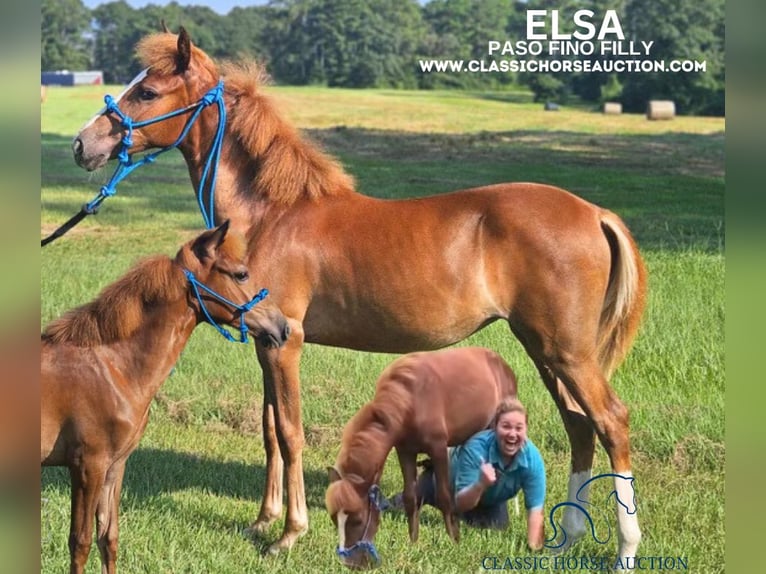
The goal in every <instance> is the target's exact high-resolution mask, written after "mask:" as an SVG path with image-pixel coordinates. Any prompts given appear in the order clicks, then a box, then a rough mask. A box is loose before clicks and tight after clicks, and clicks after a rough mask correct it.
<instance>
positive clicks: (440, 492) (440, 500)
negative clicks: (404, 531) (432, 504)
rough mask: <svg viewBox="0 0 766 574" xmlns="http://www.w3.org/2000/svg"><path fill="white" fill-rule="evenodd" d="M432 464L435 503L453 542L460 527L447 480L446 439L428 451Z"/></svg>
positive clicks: (457, 537) (447, 455)
mask: <svg viewBox="0 0 766 574" xmlns="http://www.w3.org/2000/svg"><path fill="white" fill-rule="evenodd" d="M428 454H429V455H430V456H431V460H432V461H433V464H434V478H435V479H436V505H437V506H438V507H439V510H441V511H442V516H443V517H444V526H445V527H446V528H447V533H448V534H449V535H450V538H452V540H454V541H455V542H459V541H460V529H459V528H458V524H457V518H456V517H455V505H454V503H453V501H452V493H451V488H450V480H449V454H448V451H447V441H446V440H445V441H444V442H443V443H441V444H439V445H438V446H435V447H434V448H432V449H431V452H429V453H428Z"/></svg>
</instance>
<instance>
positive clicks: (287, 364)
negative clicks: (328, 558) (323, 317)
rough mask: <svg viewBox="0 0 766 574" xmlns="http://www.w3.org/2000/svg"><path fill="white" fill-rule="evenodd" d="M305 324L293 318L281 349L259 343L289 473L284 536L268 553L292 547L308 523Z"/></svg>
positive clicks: (278, 437) (259, 352)
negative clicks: (303, 363)
mask: <svg viewBox="0 0 766 574" xmlns="http://www.w3.org/2000/svg"><path fill="white" fill-rule="evenodd" d="M302 348H303V326H302V325H301V324H300V323H298V322H297V321H290V337H289V338H288V340H287V343H285V345H284V346H283V347H282V348H281V349H265V348H263V347H262V346H261V345H258V347H257V349H258V360H259V361H260V363H261V366H262V367H263V378H264V383H266V385H267V386H269V385H271V388H270V390H269V392H270V393H272V398H273V404H272V405H270V406H271V407H272V413H273V417H274V422H275V427H276V437H277V441H278V445H279V450H280V452H281V454H282V459H283V461H284V465H285V471H286V476H287V481H286V482H287V516H286V517H285V527H284V530H283V532H282V536H281V538H280V539H279V540H277V541H276V542H275V543H274V544H272V545H271V546H270V547H269V553H270V554H275V553H277V552H279V551H280V550H284V549H286V548H291V547H292V545H293V544H294V543H295V541H296V540H297V539H298V538H299V537H300V536H302V535H303V534H305V533H306V531H307V530H308V526H309V519H308V511H307V509H306V492H305V488H304V485H303V458H302V457H303V443H304V436H303V423H302V421H301V396H300V378H299V374H300V369H299V363H300V357H301V350H302Z"/></svg>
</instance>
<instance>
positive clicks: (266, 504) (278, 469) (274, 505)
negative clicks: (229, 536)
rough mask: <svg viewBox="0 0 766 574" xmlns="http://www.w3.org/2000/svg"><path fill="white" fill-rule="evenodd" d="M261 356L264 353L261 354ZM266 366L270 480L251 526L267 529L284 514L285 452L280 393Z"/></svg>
mask: <svg viewBox="0 0 766 574" xmlns="http://www.w3.org/2000/svg"><path fill="white" fill-rule="evenodd" d="M259 360H260V354H259ZM261 367H262V369H263V414H262V424H263V445H264V448H265V449H266V484H265V485H264V488H263V501H262V502H261V510H260V511H259V512H258V518H256V520H255V522H253V523H252V524H251V525H250V527H249V528H248V530H252V531H254V532H258V533H265V532H266V531H268V529H269V526H271V524H272V523H273V522H274V521H275V520H276V519H278V518H279V517H280V516H281V515H282V469H283V465H282V454H281V453H280V451H279V442H278V441H277V427H276V420H275V414H274V413H275V412H276V408H277V407H276V395H275V391H274V377H273V375H272V371H271V369H270V368H268V367H266V366H264V364H263V362H261Z"/></svg>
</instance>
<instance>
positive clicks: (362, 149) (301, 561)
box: [41, 87, 725, 573]
mask: <svg viewBox="0 0 766 574" xmlns="http://www.w3.org/2000/svg"><path fill="white" fill-rule="evenodd" d="M119 89H120V88H118V87H113V88H111V89H109V88H107V89H106V90H105V89H104V88H92V87H88V88H51V89H50V90H49V92H48V99H47V101H46V102H45V104H43V106H42V109H41V114H42V119H41V138H42V174H41V178H42V189H41V232H42V234H47V233H48V232H50V231H52V230H53V229H55V227H57V226H58V225H60V224H61V223H62V222H63V221H64V220H66V219H67V218H68V217H69V216H70V215H72V214H73V213H75V212H76V211H77V210H78V209H79V206H80V205H81V204H82V203H84V202H85V201H88V200H89V199H91V198H92V197H93V196H94V195H95V194H96V193H97V191H98V188H99V187H100V185H102V184H103V183H104V182H105V181H106V179H107V178H108V176H109V175H110V174H111V169H112V168H111V166H110V167H109V170H103V171H102V172H99V173H97V174H91V175H89V174H87V173H85V172H84V171H82V170H80V169H79V168H77V167H76V166H75V165H74V162H73V161H72V157H71V152H70V148H69V146H70V142H71V138H72V136H73V134H74V133H76V131H77V130H78V129H79V127H80V126H81V125H82V124H83V123H84V122H85V121H86V120H87V119H88V118H90V116H91V115H92V114H93V113H95V112H96V111H97V110H98V109H100V107H101V105H102V97H103V94H104V93H106V92H107V91H108V92H109V93H113V94H114V93H117V92H118V91H119ZM271 91H272V92H273V93H274V95H275V97H277V98H278V99H279V100H281V101H282V102H283V105H284V109H285V112H286V113H287V114H288V115H289V116H290V117H291V118H293V119H294V121H295V123H296V124H297V125H299V126H300V127H301V128H303V129H305V130H306V131H307V132H308V134H309V135H310V136H311V137H312V138H314V139H315V140H317V141H319V142H321V143H322V144H323V145H324V147H325V148H326V149H327V150H329V151H330V152H332V153H333V154H335V155H337V156H338V157H339V158H341V160H342V161H343V163H344V165H345V166H346V167H347V169H348V171H349V172H350V173H352V174H353V175H354V176H355V177H356V179H357V183H358V188H359V190H360V191H362V192H363V193H366V194H370V195H375V196H379V197H409V196H420V195H426V194H433V193H439V192H443V191H448V190H452V189H457V188H461V187H467V186H473V185H480V184H486V183H493V182H500V181H540V182H545V183H552V184H555V185H560V186H562V187H565V188H567V189H569V190H571V191H573V192H575V193H577V194H578V195H581V196H582V197H584V198H586V199H588V200H591V201H593V202H595V203H598V204H600V205H602V206H604V207H607V208H609V209H612V210H614V211H616V212H617V213H618V214H620V215H621V216H622V217H623V218H624V219H625V220H626V222H627V223H628V225H629V227H630V228H631V229H632V231H633V232H634V234H635V236H636V238H637V240H638V242H639V245H640V247H641V250H642V253H643V255H644V257H645V260H646V262H647V266H648V269H649V272H650V300H649V306H648V309H647V313H646V316H645V319H644V324H643V327H642V330H641V332H640V335H639V337H638V339H637V341H636V344H635V346H634V349H633V351H632V352H631V354H630V355H629V357H628V359H627V361H626V362H625V363H624V364H623V366H622V367H621V368H620V369H619V370H618V372H617V373H616V375H615V377H614V378H613V385H614V387H615V389H616V390H617V392H618V394H619V395H620V397H621V398H622V399H623V400H624V401H625V402H626V404H627V405H628V406H629V408H630V411H631V439H632V447H633V461H634V463H633V464H634V473H635V475H636V491H637V496H638V507H639V517H640V523H641V528H642V530H643V533H644V538H643V542H642V545H641V548H640V551H641V553H642V554H643V555H645V556H661V557H683V558H684V559H685V560H686V561H687V562H688V565H689V571H691V572H702V573H713V572H723V571H724V569H725V566H724V557H723V556H724V551H723V549H724V510H723V509H724V456H725V444H724V415H723V412H724V409H723V407H724V366H723V365H724V362H723V358H724V354H723V348H724V347H723V344H724V337H723V329H724V305H723V301H724V289H723V286H724V228H723V218H724V210H723V201H724V152H723V149H724V132H725V123H724V120H723V119H719V118H684V117H680V118H676V119H674V120H672V121H669V122H649V121H647V120H646V119H645V118H644V117H643V116H638V115H622V116H603V115H601V114H598V113H595V112H592V111H589V110H584V109H570V108H563V109H561V110H560V111H558V112H544V111H543V110H542V107H541V106H540V105H539V104H533V103H531V101H530V99H529V96H528V95H527V94H524V93H511V94H505V95H499V94H486V93H464V92H398V91H364V92H357V91H346V90H329V89H318V88H272V89H271ZM201 228H202V220H201V217H200V215H199V213H198V211H197V207H196V202H195V199H194V194H193V191H192V188H191V185H190V183H189V179H188V175H187V172H186V169H185V166H184V164H183V162H182V160H181V158H180V154H177V153H175V152H173V153H170V154H166V155H165V156H163V157H162V159H160V160H159V161H158V163H157V164H156V165H153V166H151V167H148V168H145V169H143V170H139V171H138V172H136V173H135V174H134V175H132V176H131V178H129V179H128V180H127V181H126V182H124V183H123V184H121V185H120V190H119V194H118V195H117V196H116V197H114V198H112V199H110V200H108V201H107V202H106V203H105V204H104V206H103V208H102V210H101V213H100V214H99V215H98V216H96V217H91V218H89V219H88V220H86V221H85V222H83V223H82V224H81V225H80V226H79V227H78V228H76V229H75V230H74V231H73V232H71V233H70V234H69V235H67V236H66V237H65V238H63V239H60V240H59V241H57V242H55V243H53V244H52V245H50V246H48V247H46V248H45V249H44V250H43V251H42V256H41V265H42V269H41V293H42V311H41V326H42V325H44V324H45V323H47V322H48V321H49V320H51V319H53V318H55V317H57V316H58V315H59V314H61V313H62V312H63V311H65V310H67V309H69V308H71V307H73V306H75V305H78V304H81V303H83V302H85V301H87V300H90V299H92V298H93V297H94V296H95V295H96V294H97V292H98V291H99V290H100V288H101V287H103V286H104V285H106V284H107V283H109V282H111V281H113V280H114V279H115V278H117V277H118V276H120V275H121V274H122V273H123V272H124V271H125V270H126V269H127V268H128V267H129V266H130V265H131V264H132V263H133V262H135V261H136V259H138V258H140V257H143V256H145V255H147V254H151V253H168V254H172V253H175V251H176V249H177V248H178V246H179V245H180V244H181V243H182V242H183V241H185V240H186V239H188V238H190V237H192V236H193V235H195V234H196V233H198V232H199V231H200V230H201ZM464 344H475V345H483V346H488V347H490V348H493V349H495V350H497V351H498V352H500V353H501V354H502V355H503V356H504V357H505V358H506V360H508V362H509V363H510V364H511V365H512V366H513V367H514V369H515V370H516V372H517V374H518V376H519V383H520V396H521V399H522V400H523V401H524V402H525V403H526V404H527V406H528V408H529V410H530V431H529V434H530V437H531V438H532V439H533V440H534V441H535V443H536V444H537V445H538V447H540V449H541V452H542V454H543V456H544V458H545V462H546V466H547V468H548V484H549V486H548V495H547V502H546V508H550V507H551V506H553V505H554V504H555V503H557V502H559V501H562V500H565V496H566V482H567V477H568V465H569V447H568V442H567V439H566V435H565V433H564V430H563V427H562V425H561V422H560V419H559V415H558V413H557V411H556V409H555V407H554V405H553V402H552V401H551V400H550V397H549V396H548V394H547V392H546V391H545V389H544V387H543V385H542V384H541V382H540V381H539V378H538V376H537V375H536V372H535V371H534V368H533V366H532V364H531V362H530V361H529V360H528V359H527V358H526V356H525V355H524V353H523V351H522V350H521V347H520V345H519V344H518V343H517V342H516V341H515V340H513V339H512V338H511V336H510V334H509V332H508V329H507V327H504V326H503V325H500V324H495V325H493V326H491V327H489V328H487V329H485V330H484V331H482V332H480V333H478V334H476V335H475V336H474V337H472V338H471V339H470V340H468V341H465V343H464ZM393 358H394V357H393V356H392V355H385V354H374V353H361V352H354V351H347V350H341V349H332V348H326V347H320V346H315V345H307V347H306V349H305V352H304V357H303V361H302V364H301V378H302V400H303V409H304V411H303V415H304V426H305V433H306V439H307V446H306V449H305V451H304V468H305V480H306V488H307V497H308V505H309V513H310V520H311V528H310V531H309V533H308V534H307V535H306V536H305V537H304V538H303V539H302V540H301V541H300V542H299V543H298V544H297V545H296V547H295V548H294V549H293V551H291V552H290V553H286V554H284V555H281V556H278V557H276V558H269V557H263V556H262V553H261V551H262V550H263V549H265V548H266V546H267V545H268V544H269V543H270V542H272V541H273V540H274V539H276V537H277V536H278V535H279V532H280V531H281V527H282V523H281V522H280V523H277V524H275V525H274V526H273V528H272V530H271V531H270V533H269V534H268V536H266V537H265V538H263V539H261V538H255V539H253V538H250V537H248V536H246V535H245V534H244V529H245V528H246V527H247V525H248V524H249V523H250V522H251V521H252V520H253V519H254V518H255V516H256V514H257V511H258V507H259V503H260V496H261V489H262V486H263V481H264V463H265V457H264V453H263V448H262V441H261V436H260V433H261V431H260V411H261V402H262V385H261V375H260V372H259V369H258V367H257V362H256V360H255V357H254V352H253V349H252V347H249V346H244V345H230V344H228V343H226V342H225V341H223V340H222V339H221V338H220V337H219V336H218V334H216V333H215V332H214V331H213V330H212V329H210V328H209V327H207V326H202V327H200V328H199V329H198V330H197V331H196V332H195V334H194V336H193V337H192V339H191V341H190V344H189V345H188V347H187V349H186V351H185V353H184V354H183V356H182V358H181V360H180V361H179V363H178V365H177V368H176V369H175V371H174V373H173V374H172V376H171V377H170V378H169V380H168V381H167V382H166V383H165V385H164V387H163V388H162V390H161V393H160V395H159V396H158V397H157V400H156V401H155V402H154V403H153V405H152V410H151V419H150V423H149V425H148V428H147V431H146V434H145V436H144V439H143V441H142V443H141V446H140V448H139V449H138V450H137V451H136V452H135V453H134V454H133V456H132V457H131V458H130V460H129V462H128V469H127V473H126V478H125V486H124V490H123V499H122V504H121V513H122V514H121V520H120V525H121V535H120V558H119V561H118V566H119V568H120V569H121V571H122V572H130V573H134V572H136V573H144V572H146V573H181V572H183V573H203V572H204V573H207V572H215V573H241V572H248V573H256V572H284V571H295V572H307V571H311V572H341V571H344V569H343V568H342V567H341V566H340V565H339V563H338V562H337V560H336V558H335V555H334V552H333V550H334V547H335V545H336V543H337V539H336V532H335V530H334V528H333V526H332V523H331V522H330V520H329V518H328V516H327V514H326V512H325V510H324V504H323V501H324V491H325V488H326V475H325V471H324V468H325V467H326V466H327V465H328V464H332V462H333V461H334V459H335V456H336V454H337V451H338V447H339V437H340V432H341V429H342V427H343V425H344V424H345V422H346V421H347V420H348V419H349V418H350V417H351V416H352V415H353V414H354V413H355V412H356V410H357V409H358V408H359V407H360V406H361V405H362V404H363V403H364V402H366V401H367V400H369V398H370V397H371V396H372V390H373V385H374V381H375V379H376V378H377V376H378V374H379V373H380V371H381V370H382V369H383V368H384V367H385V366H386V365H387V364H388V363H389V362H390V361H391V360H393ZM607 470H608V463H607V460H606V456H605V454H604V452H603V450H602V449H600V448H599V449H598V450H597V459H596V468H595V469H594V471H595V472H605V471H607ZM400 480H401V479H400V474H399V470H398V467H397V465H396V461H395V457H391V458H390V460H389V461H388V463H387V466H386V470H385V472H384V475H383V478H382V489H383V491H384V492H385V493H389V494H390V493H393V492H395V491H398V490H400V486H401V485H400ZM608 494H609V492H608V491H607V490H606V489H604V490H603V492H602V491H601V490H598V489H597V490H596V491H595V492H594V493H593V500H594V502H595V501H599V500H602V501H603V500H604V499H605V498H606V496H607V495H608ZM41 498H42V502H41V508H42V512H41V561H42V572H45V573H48V572H51V573H52V572H62V571H64V570H66V568H67V564H68V550H67V536H68V528H69V526H68V525H69V481H68V475H67V473H66V471H65V470H64V469H45V470H44V471H43V473H42V490H41ZM605 508H606V509H607V516H608V517H610V521H611V520H612V517H613V510H612V509H611V508H612V507H611V503H610V504H609V505H608V506H605ZM524 530H525V528H524V524H523V520H521V518H519V519H514V520H513V526H512V528H511V529H510V530H509V531H507V532H503V533H496V532H482V531H472V530H468V529H466V528H463V530H462V536H463V537H462V540H461V543H460V544H459V545H454V544H452V543H451V541H450V540H449V538H448V537H447V535H446V532H445V531H444V528H443V525H442V523H441V517H440V515H439V514H438V513H437V512H436V511H434V510H432V509H426V511H425V512H424V514H423V517H422V528H421V536H420V541H419V542H418V543H417V544H416V545H410V544H409V542H408V538H407V525H406V519H405V518H404V516H403V515H401V514H391V515H390V516H386V517H385V518H384V520H383V523H382V525H381V529H380V532H379V534H378V537H377V539H376V543H377V545H378V549H379V551H380V553H381V556H382V557H383V566H382V568H381V571H383V572H447V573H452V572H455V573H458V572H477V571H482V570H483V567H482V560H483V558H484V557H486V556H498V557H500V559H501V561H502V559H504V558H505V557H506V556H530V555H531V554H530V553H529V551H528V550H527V549H526V547H525V544H524V541H525V540H526V533H525V531H524ZM614 552H615V546H614V544H613V543H610V544H608V545H606V546H601V545H598V544H597V543H595V542H593V541H592V540H591V541H588V540H584V541H582V542H581V543H579V544H578V545H577V546H576V547H574V548H573V549H572V550H571V555H572V556H578V557H579V556H596V557H604V556H606V557H612V556H613V555H614ZM501 563H502V562H501ZM99 571H100V570H99V561H98V551H97V550H96V549H95V547H94V550H93V552H92V554H91V559H90V562H89V565H88V572H99Z"/></svg>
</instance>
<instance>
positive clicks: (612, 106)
mask: <svg viewBox="0 0 766 574" xmlns="http://www.w3.org/2000/svg"><path fill="white" fill-rule="evenodd" d="M604 113H605V114H610V115H617V114H621V113H622V104H621V103H620V102H605V103H604Z"/></svg>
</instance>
